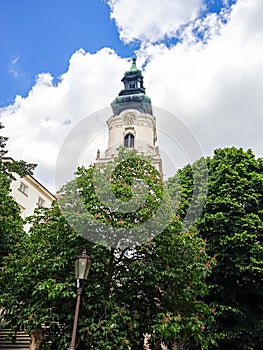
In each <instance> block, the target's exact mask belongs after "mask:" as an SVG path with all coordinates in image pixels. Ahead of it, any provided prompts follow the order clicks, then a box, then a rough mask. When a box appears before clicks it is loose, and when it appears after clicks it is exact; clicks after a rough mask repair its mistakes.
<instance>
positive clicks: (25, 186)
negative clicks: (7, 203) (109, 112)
mask: <svg viewBox="0 0 263 350" xmlns="http://www.w3.org/2000/svg"><path fill="white" fill-rule="evenodd" d="M18 189H19V191H21V192H22V193H24V194H25V195H26V196H27V192H28V186H27V185H25V184H24V182H20V185H19V188H18Z"/></svg>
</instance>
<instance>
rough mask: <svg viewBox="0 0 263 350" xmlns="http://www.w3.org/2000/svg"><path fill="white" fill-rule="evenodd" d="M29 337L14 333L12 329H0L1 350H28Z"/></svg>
mask: <svg viewBox="0 0 263 350" xmlns="http://www.w3.org/2000/svg"><path fill="white" fill-rule="evenodd" d="M29 340H30V338H29V335H28V334H26V333H24V332H16V333H15V332H13V331H12V330H11V329H0V349H1V350H17V349H19V350H28V349H29Z"/></svg>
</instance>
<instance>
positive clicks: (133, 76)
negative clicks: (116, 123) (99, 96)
mask: <svg viewBox="0 0 263 350" xmlns="http://www.w3.org/2000/svg"><path fill="white" fill-rule="evenodd" d="M121 81H122V82H123V84H124V89H123V90H121V91H120V93H119V96H117V97H116V98H115V99H114V101H113V102H112V103H111V107H112V110H113V113H114V115H118V114H120V113H121V112H122V111H124V110H126V109H136V110H139V111H140V112H142V113H149V114H152V104H151V99H150V98H149V97H148V96H146V94H145V88H144V86H143V76H142V72H141V70H139V69H138V68H137V66H136V57H134V58H133V59H132V65H131V68H130V69H129V70H128V71H126V72H125V73H124V77H123V78H122V80H121Z"/></svg>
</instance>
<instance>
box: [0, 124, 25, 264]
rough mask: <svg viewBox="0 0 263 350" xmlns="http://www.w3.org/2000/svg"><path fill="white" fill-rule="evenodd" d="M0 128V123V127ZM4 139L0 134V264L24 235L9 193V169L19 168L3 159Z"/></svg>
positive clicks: (15, 205) (17, 211)
mask: <svg viewBox="0 0 263 350" xmlns="http://www.w3.org/2000/svg"><path fill="white" fill-rule="evenodd" d="M2 128H3V126H2V124H1V123H0V129H2ZM6 141H7V138H6V137H3V136H0V265H1V263H2V259H3V257H4V256H6V255H8V254H11V252H12V251H13V249H14V247H15V245H16V244H17V243H18V242H19V241H20V240H21V239H22V237H23V236H24V231H23V223H22V219H21V217H20V209H19V206H18V205H17V203H16V202H15V201H14V199H13V198H12V197H11V195H10V184H11V171H13V170H14V167H17V168H20V166H18V164H16V162H13V163H14V164H13V168H12V167H11V166H10V165H9V166H8V165H7V162H5V161H4V160H3V157H4V156H5V155H6V153H7V150H6ZM23 171H25V168H24V169H23Z"/></svg>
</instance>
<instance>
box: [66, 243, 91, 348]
mask: <svg viewBox="0 0 263 350" xmlns="http://www.w3.org/2000/svg"><path fill="white" fill-rule="evenodd" d="M90 267H91V260H90V257H89V256H88V255H87V252H86V248H83V250H82V253H81V254H80V255H79V256H77V259H76V261H75V274H76V280H77V301H76V308H75V316H74V324H73V330H72V337H71V344H70V350H75V344H76V334H77V326H78V318H79V306H80V298H81V294H82V282H83V281H86V280H87V278H88V274H89V271H90Z"/></svg>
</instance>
